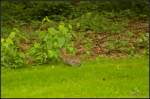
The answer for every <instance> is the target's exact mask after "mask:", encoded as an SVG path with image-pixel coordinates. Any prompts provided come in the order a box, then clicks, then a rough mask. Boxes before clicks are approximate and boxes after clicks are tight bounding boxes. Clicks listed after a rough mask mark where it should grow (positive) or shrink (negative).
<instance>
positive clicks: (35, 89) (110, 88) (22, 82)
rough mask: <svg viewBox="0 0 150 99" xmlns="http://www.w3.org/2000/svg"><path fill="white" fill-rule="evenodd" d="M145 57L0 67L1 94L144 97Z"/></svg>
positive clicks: (147, 89)
mask: <svg viewBox="0 0 150 99" xmlns="http://www.w3.org/2000/svg"><path fill="white" fill-rule="evenodd" d="M148 73H149V60H148V57H145V56H140V57H132V58H123V59H110V58H99V59H97V60H95V61H91V62H84V63H83V64H82V66H81V67H67V66H65V65H62V64H57V65H56V66H51V65H42V66H36V67H33V68H21V69H13V70H10V69H2V75H1V76H2V78H1V80H2V81H1V88H2V90H1V95H2V97H3V98H4V97H28V98H29V97H32V98H36V97H45V98H46V97H89V98H93V97H148V96H149V94H148V93H149V83H148V80H149V76H148Z"/></svg>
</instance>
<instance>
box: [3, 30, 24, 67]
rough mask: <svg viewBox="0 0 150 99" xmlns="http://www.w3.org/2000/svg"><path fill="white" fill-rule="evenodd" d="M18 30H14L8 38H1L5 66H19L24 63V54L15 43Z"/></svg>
mask: <svg viewBox="0 0 150 99" xmlns="http://www.w3.org/2000/svg"><path fill="white" fill-rule="evenodd" d="M16 32H17V31H13V32H11V33H10V35H9V36H8V37H7V38H5V39H4V38H2V39H1V52H2V56H1V62H2V66H4V67H18V66H22V65H23V64H24V61H23V58H24V55H23V54H22V53H21V52H19V51H18V49H17V46H16V44H15V39H14V38H15V36H16Z"/></svg>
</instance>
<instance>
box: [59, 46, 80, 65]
mask: <svg viewBox="0 0 150 99" xmlns="http://www.w3.org/2000/svg"><path fill="white" fill-rule="evenodd" d="M60 58H61V59H62V60H63V62H64V63H65V64H67V65H70V66H80V57H79V56H71V55H69V54H67V52H66V50H64V49H62V50H61V55H60Z"/></svg>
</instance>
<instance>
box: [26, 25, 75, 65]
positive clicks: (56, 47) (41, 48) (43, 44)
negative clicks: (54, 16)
mask: <svg viewBox="0 0 150 99" xmlns="http://www.w3.org/2000/svg"><path fill="white" fill-rule="evenodd" d="M62 48H65V49H66V50H68V51H69V52H70V53H72V54H73V53H74V52H75V49H74V47H73V42H72V26H71V25H70V24H68V25H65V24H64V23H60V24H59V26H58V27H57V28H54V27H50V28H48V30H47V31H46V32H45V31H40V32H39V42H38V43H34V44H33V46H32V47H31V48H30V50H29V51H28V54H29V56H32V57H33V58H34V61H35V63H40V64H42V63H46V62H48V61H57V60H59V55H60V50H61V49H62Z"/></svg>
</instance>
